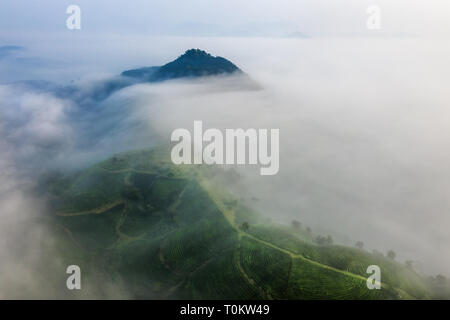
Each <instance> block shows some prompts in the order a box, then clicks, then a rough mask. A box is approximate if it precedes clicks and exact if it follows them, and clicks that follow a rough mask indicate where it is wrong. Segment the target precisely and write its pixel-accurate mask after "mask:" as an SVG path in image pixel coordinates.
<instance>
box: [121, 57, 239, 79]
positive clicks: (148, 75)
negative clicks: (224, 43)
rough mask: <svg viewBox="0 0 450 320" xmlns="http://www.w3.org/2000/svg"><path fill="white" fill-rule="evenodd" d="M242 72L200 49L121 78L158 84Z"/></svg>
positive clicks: (126, 73)
mask: <svg viewBox="0 0 450 320" xmlns="http://www.w3.org/2000/svg"><path fill="white" fill-rule="evenodd" d="M235 72H237V73H241V72H242V71H241V70H240V69H239V68H238V67H237V66H236V65H235V64H233V63H232V62H231V61H229V60H227V59H225V58H222V57H218V56H217V57H215V56H212V55H211V54H209V53H208V52H206V51H204V50H201V49H189V50H187V51H186V52H185V53H184V54H182V55H181V56H179V57H178V58H177V59H175V60H174V61H171V62H169V63H167V64H165V65H163V66H161V67H144V68H139V69H133V70H127V71H124V72H122V76H125V77H131V78H135V79H138V80H140V81H146V82H158V81H164V80H170V79H179V78H188V77H191V78H192V77H203V76H215V75H224V74H232V73H235Z"/></svg>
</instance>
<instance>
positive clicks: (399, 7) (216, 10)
mask: <svg viewBox="0 0 450 320" xmlns="http://www.w3.org/2000/svg"><path fill="white" fill-rule="evenodd" d="M70 4H76V5H79V6H80V7H81V9H82V28H83V31H84V32H105V33H144V34H162V35H167V34H170V35H194V36H195V35H233V36H237V35H243V36H246V35H276V36H279V35H281V36H283V35H285V33H290V32H304V33H306V34H310V35H323V34H325V35H326V34H336V33H342V34H348V33H361V32H367V30H366V29H365V20H366V13H365V10H366V8H367V7H368V6H369V5H373V4H376V5H378V6H380V8H381V9H382V14H383V15H382V17H383V25H382V27H383V31H385V32H386V33H408V34H423V33H425V34H427V33H435V32H439V33H440V32H444V33H447V32H449V31H450V22H449V21H450V20H449V19H448V17H449V16H450V2H449V1H448V0H395V1H392V0H370V1H369V0H295V1H292V0H276V1H275V0H257V1H256V0H251V1H249V0H191V1H184V0H183V1H181V0H165V1H163V0H132V1H131V0H127V1H125V0H114V1H112V0H70V1H66V0H64V1H63V0H61V1H55V0H37V1H29V0H14V1H12V0H4V1H2V2H1V3H0V29H1V30H2V31H3V32H6V31H22V32H23V31H27V32H34V31H53V32H59V31H61V32H64V31H65V20H66V18H67V14H66V12H65V11H66V8H67V6H68V5H70Z"/></svg>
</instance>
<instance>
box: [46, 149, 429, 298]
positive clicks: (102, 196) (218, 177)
mask: <svg viewBox="0 0 450 320" xmlns="http://www.w3.org/2000/svg"><path fill="white" fill-rule="evenodd" d="M169 154H170V152H168V151H167V149H152V150H146V151H136V152H129V153H123V154H119V155H116V156H114V157H112V158H111V159H108V160H106V161H104V162H101V163H99V164H97V165H94V166H93V167H91V168H89V169H86V170H82V171H80V172H76V173H72V174H68V175H55V176H53V177H52V178H51V179H49V180H48V181H47V184H46V190H47V193H48V195H49V196H50V199H51V201H50V202H51V213H52V214H51V221H52V223H53V224H54V226H55V229H56V230H57V234H58V237H59V241H58V249H59V250H60V252H61V256H62V258H61V259H62V260H63V261H62V263H63V264H67V265H69V264H77V265H79V266H80V267H81V269H82V270H83V272H85V273H84V274H87V277H90V278H89V281H91V282H95V281H96V279H97V280H98V277H97V276H96V274H97V273H98V272H99V271H100V272H101V274H102V275H103V276H102V278H107V279H109V281H111V282H114V283H117V284H120V286H121V287H122V288H123V289H125V290H126V291H127V292H128V293H129V295H130V297H131V298H169V299H181V298H184V299H402V298H407V299H415V298H421V299H422V298H429V296H430V295H429V292H428V291H427V288H426V286H425V282H424V280H423V278H422V277H421V276H419V275H418V274H417V273H415V272H414V271H412V270H410V269H408V268H405V267H403V266H402V265H401V264H399V263H397V262H395V261H392V260H389V259H387V258H384V257H379V256H375V255H372V254H370V253H368V252H366V251H363V250H360V249H356V248H350V247H344V246H337V245H328V246H323V245H321V246H319V245H317V244H316V243H315V242H314V241H313V239H314V235H312V234H311V233H310V232H308V231H307V230H304V229H303V228H301V227H300V228H294V227H291V226H285V225H281V224H275V223H265V222H264V221H265V219H262V218H261V217H259V215H258V213H256V212H254V211H253V210H251V209H250V208H249V207H247V206H246V204H245V201H243V200H239V201H238V200H237V199H236V197H234V196H233V195H232V192H231V191H230V189H228V188H229V186H230V185H232V180H233V174H232V172H230V171H225V170H222V169H218V168H216V167H212V166H184V167H183V166H174V165H173V164H172V163H171V161H170V159H169V158H168V155H169ZM227 186H228V187H227ZM243 224H247V225H248V228H243V227H242V225H243ZM372 264H376V265H378V266H380V268H381V271H382V288H381V289H380V290H369V289H368V288H367V287H366V278H367V277H368V275H367V274H366V268H367V266H369V265H372Z"/></svg>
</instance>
